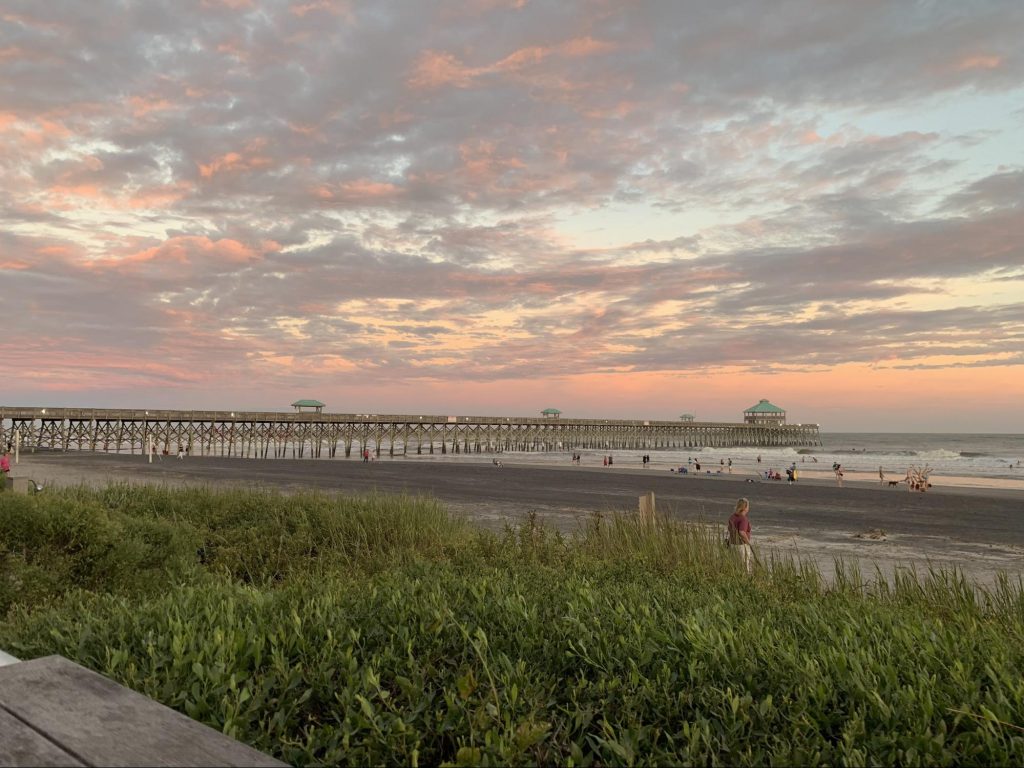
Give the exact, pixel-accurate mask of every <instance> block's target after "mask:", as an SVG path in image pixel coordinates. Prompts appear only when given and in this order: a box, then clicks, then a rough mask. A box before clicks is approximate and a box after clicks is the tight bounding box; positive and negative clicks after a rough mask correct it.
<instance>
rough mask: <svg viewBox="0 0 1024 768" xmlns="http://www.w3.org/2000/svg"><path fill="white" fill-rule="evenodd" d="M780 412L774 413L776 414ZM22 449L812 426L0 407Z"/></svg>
mask: <svg viewBox="0 0 1024 768" xmlns="http://www.w3.org/2000/svg"><path fill="white" fill-rule="evenodd" d="M780 410H781V409H780ZM9 441H10V442H12V443H14V442H17V443H18V446H19V448H20V449H21V450H35V449H48V450H59V451H71V450H84V451H106V452H114V453H138V454H145V453H146V452H147V450H149V449H150V447H152V449H153V450H154V451H155V452H157V453H162V452H163V451H167V452H168V453H172V454H173V453H176V452H177V451H178V449H179V448H183V449H184V450H185V451H187V452H188V453H189V454H191V455H208V456H238V457H247V458H284V457H289V456H290V457H292V458H307V457H308V458H333V457H335V456H338V455H339V453H343V455H344V456H350V455H351V453H352V450H353V449H354V448H355V449H356V450H357V453H361V452H362V451H363V450H364V449H369V450H371V451H374V452H375V453H376V454H377V455H378V456H379V455H380V454H381V453H382V452H386V453H388V454H389V455H391V456H394V455H396V454H398V455H405V454H409V453H415V454H423V453H429V454H433V453H435V452H439V453H500V452H504V451H555V450H564V451H571V450H577V449H584V450H585V449H638V450H657V449H659V448H660V449H673V448H675V449H687V448H702V447H714V448H726V447H742V446H750V447H764V448H767V447H775V446H779V447H782V446H793V447H798V446H799V447H816V446H819V445H821V440H820V438H819V436H818V425H817V424H785V423H784V422H782V421H778V420H774V421H770V422H768V423H742V424H734V423H726V422H721V423H719V422H699V421H693V422H686V421H639V420H625V419H565V418H557V419H552V418H550V417H547V416H534V417H518V416H447V415H445V416H438V415H419V414H416V415H408V414H396V415H379V414H352V413H349V414H343V413H322V412H312V413H311V412H308V411H305V412H299V411H297V412H293V413H281V412H269V413H263V412H251V411H250V412H244V411H157V410H127V409H100V408H50V407H47V408H8V407H0V443H2V444H4V445H6V444H7V442H9Z"/></svg>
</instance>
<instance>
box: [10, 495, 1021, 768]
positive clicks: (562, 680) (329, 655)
mask: <svg viewBox="0 0 1024 768" xmlns="http://www.w3.org/2000/svg"><path fill="white" fill-rule="evenodd" d="M721 539H722V536H721V532H720V531H719V530H717V529H716V528H715V527H714V526H707V525H693V524H679V523H671V522H669V521H667V520H664V519H659V520H656V521H655V522H654V523H653V524H649V525H644V524H641V523H640V522H639V521H638V520H637V519H636V517H635V516H631V515H628V514H621V515H617V514H612V515H607V514H606V515H594V516H593V517H592V518H591V519H589V520H588V521H587V523H586V524H585V525H584V526H582V527H581V529H580V530H579V532H577V533H575V534H573V535H564V534H561V533H559V532H557V531H555V530H553V529H551V528H549V527H547V526H545V525H544V524H543V521H542V520H539V519H537V518H536V517H535V516H528V517H527V518H526V520H525V522H524V524H523V525H521V526H519V527H517V528H515V529H513V528H508V529H506V530H505V532H504V533H501V534H495V533H488V532H485V531H481V530H478V529H476V528H475V527H473V526H472V525H470V524H469V523H467V522H466V521H464V520H461V519H459V518H457V517H453V516H451V515H449V514H448V513H447V512H446V511H445V510H444V508H443V507H442V506H441V505H439V504H438V503H436V502H435V501H433V500H431V499H427V498H411V497H404V498H403V497H400V498H394V497H384V496H369V497H341V496H332V495H326V494H305V493H300V494H293V495H281V494H277V493H271V492H267V491H258V490H253V491H243V490H211V489H171V488H162V487H152V486H145V487H139V486H127V485H114V486H110V487H107V488H105V489H98V490H89V489H85V488H72V489H66V490H63V491H55V492H49V491H48V492H46V493H43V494H39V495H36V496H15V495H13V494H4V495H3V496H0V611H2V613H0V615H2V616H3V621H2V623H0V648H3V649H5V650H7V651H8V652H10V653H13V654H14V655H15V656H18V657H20V658H33V657H37V656H42V655H46V654H52V653H58V654H62V655H64V656H66V657H68V658H70V659H73V660H75V661H77V662H79V663H81V664H83V665H85V666H87V667H89V668H91V669H94V670H96V671H98V672H100V673H102V674H105V675H107V676H109V677H111V678H113V679H115V680H117V681H118V682H121V683H123V684H125V685H127V686H129V687H131V688H133V689H135V690H138V691H141V692H142V693H145V694H147V695H149V696H151V697H153V698H154V699H156V700H158V701H161V702H163V703H165V704H167V705H168V706H171V707H174V708H175V709H178V710H179V711H182V712H184V713H185V714H187V715H189V716H191V717H193V718H195V719H197V720H200V721H202V722H204V723H207V724H208V725H210V726H212V727H214V728H216V729H218V730H222V731H223V732H225V733H227V734H229V735H231V736H234V737H236V738H238V739H240V740H242V741H244V742H246V743H248V744H251V745H252V746H254V747H256V748H257V749H261V750H263V751H265V752H267V753H269V754H272V755H274V756H276V757H278V758H280V759H282V760H284V761H286V762H289V763H293V764H300V765H308V764H318V763H340V762H344V763H361V764H380V763H387V764H439V763H446V762H447V763H454V764H510V763H511V764H535V763H558V764H572V765H596V764H616V765H618V764H627V765H628V764H634V763H658V764H671V765H680V764H712V765H714V764H726V765H745V764H765V763H782V764H799V765H817V764H830V765H831V764H838V763H847V764H854V765H865V764H878V763H881V764H895V763H899V764H907V765H925V764H926V765H936V764H945V765H948V764H958V765H959V764H1021V763H1024V679H1022V677H1021V675H1020V670H1021V669H1024V591H1022V585H1021V582H1020V580H1019V579H1017V580H1011V579H1009V578H1003V579H999V580H997V581H996V582H995V584H994V585H993V586H991V587H988V588H984V589H982V588H978V587H977V586H976V585H974V584H972V583H970V582H969V581H968V580H967V579H965V578H964V577H963V575H962V574H959V573H957V572H950V571H939V570H932V571H927V572H923V573H914V572H900V573H898V574H897V576H896V577H895V578H894V579H893V580H891V581H887V580H885V579H868V578H865V577H864V576H863V575H862V574H861V573H860V572H858V571H857V570H856V569H855V568H852V567H844V566H838V567H837V568H836V575H835V577H834V578H833V579H831V580H829V581H828V582H826V580H825V579H823V578H822V577H821V575H820V573H818V571H817V570H816V569H815V568H814V567H813V566H812V565H808V564H806V563H801V562H799V561H796V560H794V559H793V558H787V557H779V556H775V557H768V558H766V560H765V561H763V562H760V563H759V564H758V567H757V568H756V569H755V572H754V573H753V574H752V575H750V576H748V575H747V574H746V573H745V572H744V571H743V569H742V567H741V566H740V564H739V563H738V562H737V561H736V560H735V558H734V557H733V556H732V552H731V551H730V550H729V549H728V548H727V547H725V546H723V544H722V541H721Z"/></svg>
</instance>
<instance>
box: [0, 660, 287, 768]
mask: <svg viewBox="0 0 1024 768" xmlns="http://www.w3.org/2000/svg"><path fill="white" fill-rule="evenodd" d="M0 707H3V708H4V709H6V710H7V711H8V712H10V713H12V714H14V715H16V716H17V717H18V718H20V719H21V720H22V721H24V722H25V723H29V724H31V726H32V727H33V728H35V729H37V730H38V731H39V732H41V733H44V734H46V736H47V737H48V738H50V739H51V740H52V742H53V743H54V744H55V745H57V746H59V747H61V748H63V749H65V750H67V751H68V752H70V753H72V754H74V755H77V756H78V757H79V758H80V759H81V760H83V761H84V762H85V763H86V764H92V765H126V766H129V765H167V766H184V765H257V766H271V765H274V766H279V765H282V763H280V762H278V761H276V760H274V759H273V758H271V757H269V756H267V755H265V754H263V753H262V752H258V751H256V750H254V749H252V748H251V747H249V746H246V745H245V744H242V743H240V742H238V741H235V740H234V739H231V738H228V737H227V736H225V735H224V734H222V733H218V732H217V731H215V730H213V729H212V728H208V727H207V726H205V725H203V724H201V723H197V722H195V721H194V720H191V719H189V718H188V717H185V716H184V715H182V714H180V713H178V712H175V711H174V710H173V709H170V708H168V707H165V706H163V705H162V704H159V703H158V702H156V701H153V700H152V699H149V698H147V697H146V696H143V695H142V694H139V693H136V692H135V691H132V690H130V689H128V688H124V687H123V686H120V685H118V684H117V683H115V682H113V681H112V680H108V679H107V678H105V677H103V676H102V675H98V674H96V673H95V672H92V671H91V670H88V669H86V668H85V667H81V666H79V665H78V664H75V663H74V662H71V661H68V660H67V659H65V658H63V657H60V656H47V657H45V658H42V659H34V660H32V661H23V662H20V663H18V664H11V665H10V666H6V667H2V668H0ZM34 762H35V761H33V760H28V761H23V763H22V764H24V763H29V764H32V763H34Z"/></svg>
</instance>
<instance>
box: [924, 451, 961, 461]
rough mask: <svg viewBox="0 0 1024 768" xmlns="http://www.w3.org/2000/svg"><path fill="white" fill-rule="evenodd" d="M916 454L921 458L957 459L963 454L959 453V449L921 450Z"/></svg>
mask: <svg viewBox="0 0 1024 768" xmlns="http://www.w3.org/2000/svg"><path fill="white" fill-rule="evenodd" d="M917 455H918V456H919V457H920V458H922V459H959V458H960V457H961V456H963V455H965V454H961V453H960V452H959V451H947V450H945V449H939V450H936V451H921V452H920V453H918V454H917Z"/></svg>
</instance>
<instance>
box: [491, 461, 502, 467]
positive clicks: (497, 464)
mask: <svg viewBox="0 0 1024 768" xmlns="http://www.w3.org/2000/svg"><path fill="white" fill-rule="evenodd" d="M491 463H492V464H494V466H496V467H501V466H504V465H503V464H502V463H501V461H500V460H499V459H494V460H493V461H492V462H491Z"/></svg>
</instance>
